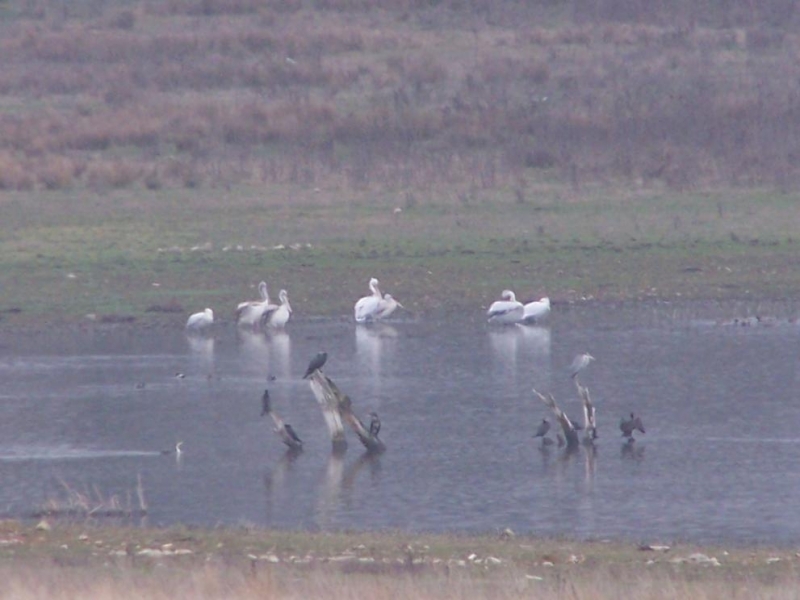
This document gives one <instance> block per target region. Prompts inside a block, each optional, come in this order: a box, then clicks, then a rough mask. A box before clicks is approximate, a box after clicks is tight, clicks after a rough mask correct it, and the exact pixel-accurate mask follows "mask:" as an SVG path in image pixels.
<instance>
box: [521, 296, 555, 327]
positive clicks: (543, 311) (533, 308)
mask: <svg viewBox="0 0 800 600" xmlns="http://www.w3.org/2000/svg"><path fill="white" fill-rule="evenodd" d="M549 314H550V298H548V297H547V296H545V297H544V298H542V299H541V300H536V301H534V302H528V303H527V304H526V305H525V306H524V311H523V313H522V320H523V321H525V322H526V323H538V322H539V321H541V320H542V319H544V318H545V317H546V316H547V315H549Z"/></svg>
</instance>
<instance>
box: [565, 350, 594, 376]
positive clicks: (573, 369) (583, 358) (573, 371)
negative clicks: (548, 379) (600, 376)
mask: <svg viewBox="0 0 800 600" xmlns="http://www.w3.org/2000/svg"><path fill="white" fill-rule="evenodd" d="M593 360H594V356H592V355H591V354H588V353H586V354H578V356H576V357H575V360H573V361H572V365H570V367H569V375H570V377H572V378H573V379H575V376H576V375H577V374H578V373H580V372H581V371H583V370H584V369H585V368H586V367H588V366H589V363H590V362H592V361H593Z"/></svg>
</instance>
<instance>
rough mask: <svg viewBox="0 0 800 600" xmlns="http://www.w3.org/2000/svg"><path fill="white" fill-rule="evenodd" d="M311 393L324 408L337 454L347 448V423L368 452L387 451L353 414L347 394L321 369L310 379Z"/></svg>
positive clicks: (351, 403)
mask: <svg viewBox="0 0 800 600" xmlns="http://www.w3.org/2000/svg"><path fill="white" fill-rule="evenodd" d="M309 383H310V385H311V391H312V392H313V393H314V397H316V399H317V402H318V403H319V405H320V406H321V407H322V414H323V415H324V417H325V422H326V423H327V424H328V431H329V432H330V434H331V442H332V443H333V449H334V451H335V452H340V451H343V450H344V449H346V448H347V441H346V440H345V437H344V425H343V422H344V423H347V424H348V425H349V426H350V427H351V428H352V429H353V431H355V432H356V435H357V436H358V439H359V440H360V441H361V443H362V444H363V445H364V447H365V448H366V449H367V451H368V452H374V453H380V452H384V451H385V450H386V445H385V444H384V443H383V442H382V441H381V440H380V439H379V438H378V436H377V435H372V434H371V433H370V431H369V429H368V428H367V427H364V424H363V423H362V422H361V420H360V419H359V418H358V417H357V416H356V415H355V413H354V412H353V402H352V401H351V400H350V397H349V396H347V394H342V392H340V391H339V388H337V387H336V384H335V383H333V381H331V379H330V378H329V377H327V376H326V375H325V373H323V372H322V371H321V370H320V369H317V370H315V371H314V372H313V373H312V374H311V376H310V377H309Z"/></svg>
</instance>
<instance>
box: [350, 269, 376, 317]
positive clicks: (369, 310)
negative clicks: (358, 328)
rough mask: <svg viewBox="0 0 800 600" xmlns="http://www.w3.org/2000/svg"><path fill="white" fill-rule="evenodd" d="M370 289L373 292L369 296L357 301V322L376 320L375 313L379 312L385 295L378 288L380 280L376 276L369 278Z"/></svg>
mask: <svg viewBox="0 0 800 600" xmlns="http://www.w3.org/2000/svg"><path fill="white" fill-rule="evenodd" d="M369 289H370V291H371V292H372V293H371V294H370V295H369V296H364V297H363V298H361V299H360V300H359V301H358V302H356V305H355V307H354V308H353V314H354V316H355V319H356V323H366V322H368V321H373V320H375V318H376V317H375V315H376V314H377V313H378V309H379V308H380V304H381V301H382V300H383V296H382V295H381V290H380V289H379V288H378V280H377V279H375V278H374V277H373V278H372V279H370V280H369Z"/></svg>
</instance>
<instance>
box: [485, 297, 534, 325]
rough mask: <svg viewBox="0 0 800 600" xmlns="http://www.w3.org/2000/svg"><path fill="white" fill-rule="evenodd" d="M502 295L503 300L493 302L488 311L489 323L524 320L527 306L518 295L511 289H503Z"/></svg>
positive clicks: (507, 322)
mask: <svg viewBox="0 0 800 600" xmlns="http://www.w3.org/2000/svg"><path fill="white" fill-rule="evenodd" d="M500 297H501V298H502V300H497V301H496V302H492V305H491V306H490V307H489V310H488V311H486V314H487V316H488V317H489V323H504V324H509V323H519V322H520V321H521V320H522V315H523V314H524V313H525V307H524V306H523V304H522V302H519V301H518V300H517V297H516V296H515V295H514V292H512V291H511V290H503V293H502V294H500Z"/></svg>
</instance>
